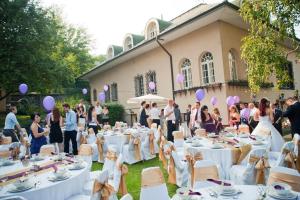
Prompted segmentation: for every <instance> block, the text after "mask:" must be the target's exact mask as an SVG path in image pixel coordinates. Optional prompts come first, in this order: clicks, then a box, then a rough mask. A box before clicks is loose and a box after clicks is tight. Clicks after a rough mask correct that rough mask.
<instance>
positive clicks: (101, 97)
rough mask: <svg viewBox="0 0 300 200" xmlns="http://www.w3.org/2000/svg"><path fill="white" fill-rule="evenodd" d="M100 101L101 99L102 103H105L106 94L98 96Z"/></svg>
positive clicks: (102, 93) (101, 93)
mask: <svg viewBox="0 0 300 200" xmlns="http://www.w3.org/2000/svg"><path fill="white" fill-rule="evenodd" d="M98 99H99V100H100V101H105V93H104V92H100V93H99V94H98Z"/></svg>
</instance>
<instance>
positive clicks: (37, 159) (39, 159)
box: [30, 157, 45, 162]
mask: <svg viewBox="0 0 300 200" xmlns="http://www.w3.org/2000/svg"><path fill="white" fill-rule="evenodd" d="M44 159H45V158H42V157H35V158H30V161H33V162H37V161H42V160H44Z"/></svg>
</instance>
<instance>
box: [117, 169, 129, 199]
mask: <svg viewBox="0 0 300 200" xmlns="http://www.w3.org/2000/svg"><path fill="white" fill-rule="evenodd" d="M118 169H119V171H120V172H121V180H120V185H119V193H120V194H121V195H122V196H124V195H125V194H127V193H128V191H127V185H126V180H125V177H126V175H127V174H128V167H127V165H125V164H122V165H119V166H118Z"/></svg>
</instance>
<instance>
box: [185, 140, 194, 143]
mask: <svg viewBox="0 0 300 200" xmlns="http://www.w3.org/2000/svg"><path fill="white" fill-rule="evenodd" d="M192 142H193V141H192V140H186V141H185V143H192Z"/></svg>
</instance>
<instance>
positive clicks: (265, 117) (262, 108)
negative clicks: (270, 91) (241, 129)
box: [252, 98, 284, 151]
mask: <svg viewBox="0 0 300 200" xmlns="http://www.w3.org/2000/svg"><path fill="white" fill-rule="evenodd" d="M259 113H260V114H259V123H258V124H257V126H256V128H255V129H254V130H253V132H252V135H261V133H262V132H263V131H264V130H268V131H270V133H271V135H270V136H271V150H272V151H281V148H282V146H283V144H284V140H283V138H282V136H281V135H280V133H279V132H278V131H277V130H276V128H275V127H274V126H273V124H272V123H273V120H274V116H273V110H272V109H271V108H270V102H269V100H267V99H266V98H262V99H261V100H260V103H259Z"/></svg>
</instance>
